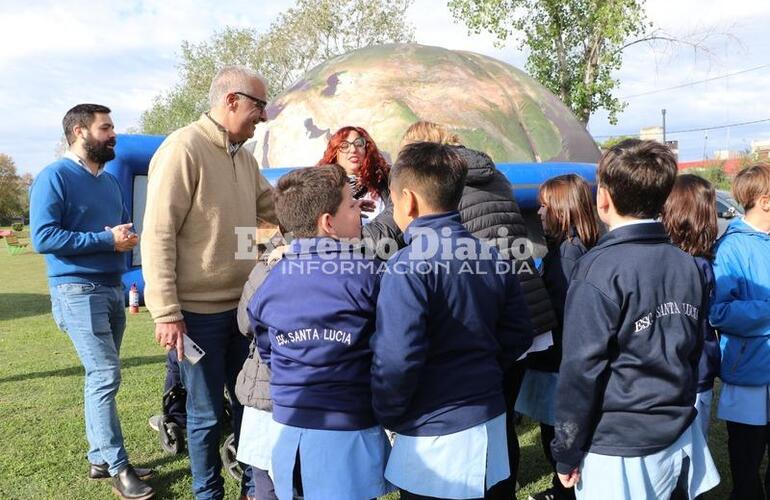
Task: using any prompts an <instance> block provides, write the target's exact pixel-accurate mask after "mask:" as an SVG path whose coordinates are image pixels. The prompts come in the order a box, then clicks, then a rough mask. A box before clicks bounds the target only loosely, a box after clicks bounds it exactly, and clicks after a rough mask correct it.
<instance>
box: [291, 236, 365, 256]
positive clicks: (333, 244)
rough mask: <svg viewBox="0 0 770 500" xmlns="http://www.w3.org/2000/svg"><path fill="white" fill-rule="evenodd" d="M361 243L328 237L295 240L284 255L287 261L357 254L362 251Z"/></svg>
mask: <svg viewBox="0 0 770 500" xmlns="http://www.w3.org/2000/svg"><path fill="white" fill-rule="evenodd" d="M362 248H363V246H362V245H361V243H360V242H358V241H355V242H349V241H340V240H335V239H334V238H330V237H328V236H316V237H313V238H295V239H294V240H292V242H291V244H290V245H289V248H288V250H287V251H286V252H285V253H284V255H283V256H284V258H285V259H291V258H297V257H303V256H311V255H319V254H320V255H325V256H331V255H334V254H340V253H356V252H360V251H361V250H362Z"/></svg>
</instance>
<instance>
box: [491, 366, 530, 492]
mask: <svg viewBox="0 0 770 500" xmlns="http://www.w3.org/2000/svg"><path fill="white" fill-rule="evenodd" d="M526 369H527V367H526V365H525V364H524V362H522V361H519V362H516V363H514V364H513V366H512V367H511V368H509V369H508V371H507V372H506V373H505V375H504V376H503V395H504V396H505V412H506V415H505V433H506V436H507V438H508V467H509V468H510V470H511V476H510V477H509V478H508V479H505V480H503V481H501V482H500V483H498V484H497V485H495V487H494V488H493V490H494V492H495V494H498V495H501V496H500V498H514V497H515V495H516V478H517V477H518V475H519V457H520V455H521V450H520V449H519V438H518V436H517V435H516V412H515V410H514V406H516V398H518V397H519V389H521V381H522V379H523V378H524V371H525V370H526ZM490 491H491V490H490ZM487 493H488V494H489V492H487ZM490 498H491V497H490Z"/></svg>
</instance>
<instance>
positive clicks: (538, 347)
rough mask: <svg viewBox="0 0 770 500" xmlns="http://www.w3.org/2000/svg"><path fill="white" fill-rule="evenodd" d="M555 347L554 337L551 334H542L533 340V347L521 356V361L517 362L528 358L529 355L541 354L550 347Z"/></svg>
mask: <svg viewBox="0 0 770 500" xmlns="http://www.w3.org/2000/svg"><path fill="white" fill-rule="evenodd" d="M552 345H553V335H551V332H550V331H549V332H545V333H541V334H540V335H538V336H537V337H535V338H534V339H532V345H531V346H530V347H529V349H527V352H525V353H524V354H522V355H521V356H519V359H517V360H516V361H521V360H522V359H524V358H526V357H527V356H528V355H529V354H531V353H533V352H540V351H545V350H546V349H548V348H549V347H551V346H552Z"/></svg>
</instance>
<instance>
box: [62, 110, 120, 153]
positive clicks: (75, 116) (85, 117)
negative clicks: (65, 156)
mask: <svg viewBox="0 0 770 500" xmlns="http://www.w3.org/2000/svg"><path fill="white" fill-rule="evenodd" d="M110 112H111V111H110V108H108V107H107V106H102V105H101V104H78V105H77V106H75V107H73V108H72V109H70V110H69V111H67V114H65V115H64V119H63V120H62V122H61V123H62V127H63V128H64V136H65V137H66V138H67V144H72V143H73V142H75V133H74V131H73V130H74V128H75V126H76V125H80V126H81V127H86V128H88V127H90V126H91V124H92V123H93V122H94V119H95V117H94V114H96V113H105V114H106V113H110Z"/></svg>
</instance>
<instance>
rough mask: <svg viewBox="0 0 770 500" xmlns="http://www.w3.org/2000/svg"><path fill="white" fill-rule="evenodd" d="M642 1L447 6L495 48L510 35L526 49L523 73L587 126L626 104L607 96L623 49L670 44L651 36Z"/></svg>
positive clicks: (492, 1) (468, 1)
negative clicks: (597, 114)
mask: <svg viewBox="0 0 770 500" xmlns="http://www.w3.org/2000/svg"><path fill="white" fill-rule="evenodd" d="M643 2H644V0H640V1H636V0H449V8H450V9H451V11H452V13H453V15H454V16H455V18H456V19H459V20H463V21H465V23H466V24H467V26H468V27H469V29H471V30H472V31H474V32H475V33H480V32H481V31H489V32H491V33H492V34H494V35H495V36H496V37H497V38H498V40H499V41H500V43H502V42H504V41H505V40H506V39H507V38H508V37H509V36H511V35H512V34H513V33H514V32H520V33H521V34H522V35H523V38H522V40H521V45H522V47H526V48H528V49H529V55H528V57H527V64H526V69H527V71H529V73H530V74H531V75H532V76H533V77H534V78H535V79H537V80H538V81H539V82H540V83H542V84H543V85H545V86H546V87H547V88H548V89H549V90H551V91H552V92H553V93H554V94H556V95H557V96H559V97H560V98H561V100H562V101H563V102H564V103H565V104H566V105H567V106H568V107H569V108H570V109H571V110H572V111H573V112H574V113H575V116H577V118H578V119H579V120H580V121H582V122H583V123H588V119H589V117H590V116H591V113H593V112H594V111H596V110H597V109H606V110H607V111H608V112H609V120H610V123H612V124H615V123H616V122H617V114H618V113H619V112H620V111H622V110H623V108H624V107H625V104H624V103H623V102H621V101H620V99H618V98H617V97H614V96H613V95H612V91H613V90H614V89H615V87H616V86H617V84H618V80H616V79H614V78H613V77H612V74H613V72H614V71H615V70H617V69H619V68H620V66H621V63H622V53H623V49H625V48H626V47H628V46H629V45H632V44H634V43H639V42H640V41H647V40H652V39H669V40H671V38H670V37H666V36H664V35H656V34H650V33H649V30H650V28H651V24H650V23H648V22H647V21H646V17H645V14H644V11H643V9H642V5H643Z"/></svg>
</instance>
